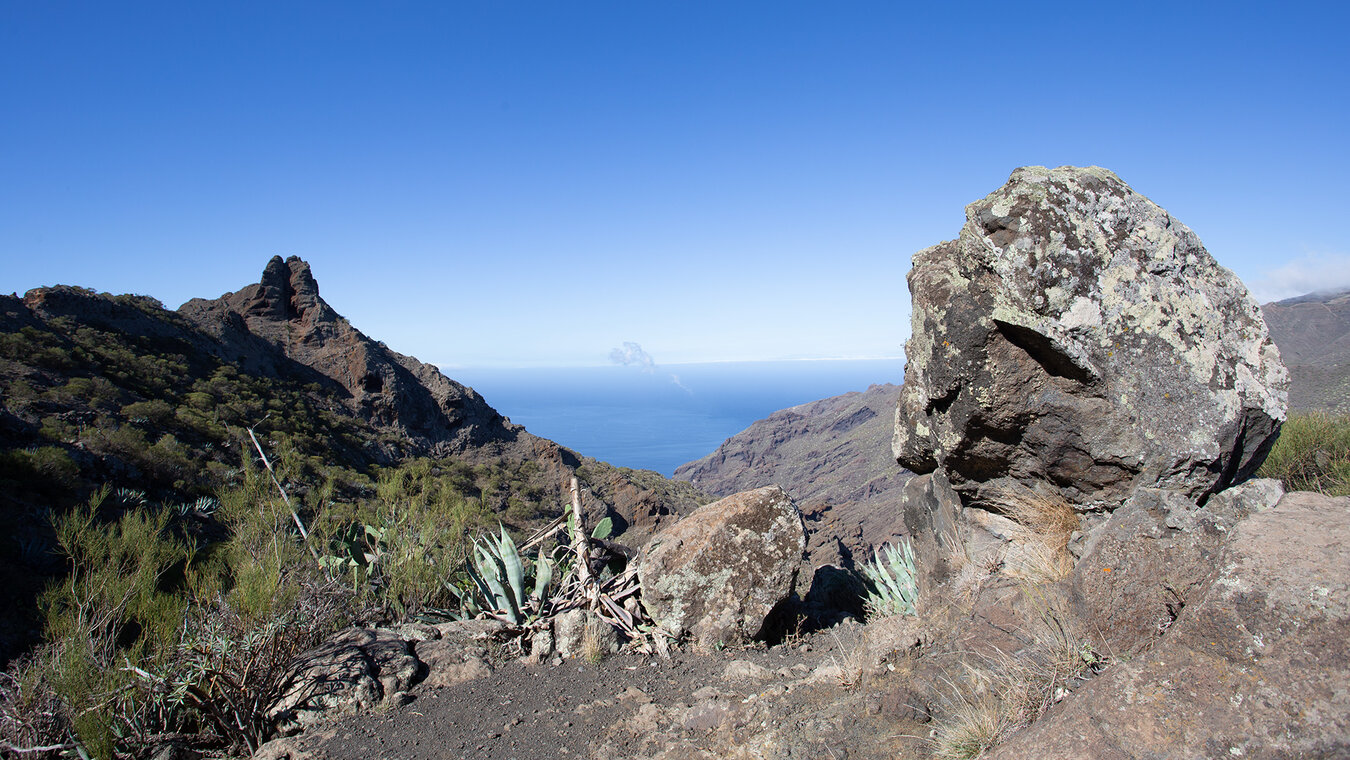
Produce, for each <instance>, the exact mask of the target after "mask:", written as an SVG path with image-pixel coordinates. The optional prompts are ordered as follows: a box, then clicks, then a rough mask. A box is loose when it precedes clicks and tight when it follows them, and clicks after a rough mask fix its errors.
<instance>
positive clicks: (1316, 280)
mask: <svg viewBox="0 0 1350 760" xmlns="http://www.w3.org/2000/svg"><path fill="white" fill-rule="evenodd" d="M1247 287H1248V288H1250V289H1251V291H1252V295H1253V296H1255V297H1256V300H1257V301H1258V302H1260V303H1269V302H1271V301H1281V300H1284V299H1286V298H1294V297H1295V296H1301V295H1305V294H1307V293H1318V292H1324V291H1334V290H1341V289H1344V288H1350V254H1347V253H1310V254H1307V255H1305V256H1302V257H1300V258H1297V259H1294V260H1292V261H1290V262H1288V263H1286V264H1284V265H1283V266H1281V267H1278V268H1276V269H1271V270H1268V271H1266V272H1265V273H1263V274H1261V275H1260V276H1258V277H1257V278H1255V279H1254V280H1253V281H1252V282H1250V283H1248V284H1247Z"/></svg>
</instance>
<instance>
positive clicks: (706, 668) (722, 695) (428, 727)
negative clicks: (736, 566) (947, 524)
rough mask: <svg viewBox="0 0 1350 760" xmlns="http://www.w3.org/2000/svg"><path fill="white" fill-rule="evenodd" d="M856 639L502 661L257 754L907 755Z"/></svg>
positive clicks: (612, 759)
mask: <svg viewBox="0 0 1350 760" xmlns="http://www.w3.org/2000/svg"><path fill="white" fill-rule="evenodd" d="M867 633H868V632H867V629H865V628H863V627H861V626H856V625H851V626H847V627H843V628H841V629H838V630H835V631H832V632H820V633H817V634H815V635H812V636H810V637H806V638H804V639H802V640H800V641H796V642H792V643H789V644H783V645H778V646H774V647H762V646H761V647H758V648H750V649H740V650H727V651H719V652H711V653H708V654H694V653H692V652H688V651H679V652H675V653H674V654H673V656H672V659H671V660H670V661H663V660H661V659H659V658H656V657H643V656H637V655H613V656H610V657H608V658H606V659H605V660H603V661H602V662H600V663H598V664H595V665H591V664H585V663H582V662H580V661H578V660H567V661H564V662H562V663H561V664H556V665H555V664H549V663H545V664H523V663H521V662H519V661H516V660H508V661H505V662H501V663H499V664H497V665H496V666H494V668H493V671H492V673H491V674H489V675H487V676H484V677H480V678H477V679H475V680H470V681H467V682H463V683H458V684H453V685H448V686H432V685H427V684H423V685H420V686H417V687H415V688H414V689H413V690H412V691H411V692H410V695H411V697H412V699H411V701H409V702H407V703H406V704H403V705H401V706H398V707H392V708H390V709H387V710H385V711H383V712H376V713H365V714H360V715H354V716H348V717H346V718H343V719H340V720H338V721H337V722H334V723H331V724H328V725H326V726H324V727H322V728H316V729H311V730H310V731H308V732H306V733H304V734H301V735H298V736H296V737H291V738H287V739H281V740H278V741H276V742H274V743H273V744H272V745H269V746H268V747H266V748H264V751H263V752H261V753H260V755H259V756H260V757H273V758H281V757H290V758H292V759H293V760H295V759H298V758H301V757H305V758H326V759H330V760H346V759H348V758H350V759H351V760H356V759H358V758H360V759H361V760H366V759H368V758H388V759H389V760H431V759H433V758H437V759H439V758H492V760H511V759H512V758H516V759H517V760H524V759H525V758H540V757H579V758H580V757H587V758H603V759H604V760H618V759H619V758H671V759H674V758H718V757H734V756H742V757H756V758H782V759H784V760H788V759H792V760H796V759H798V758H802V759H805V758H813V759H814V758H827V759H828V758H839V759H840V760H843V759H844V758H852V759H853V760H857V759H858V758H873V757H876V758H897V757H902V758H903V757H917V756H918V755H916V754H915V749H916V748H917V746H916V745H918V744H919V742H918V741H917V740H915V739H913V738H910V737H912V736H913V735H914V734H915V733H916V732H919V731H922V730H923V729H922V727H921V726H920V725H919V724H918V723H916V722H915V721H914V720H911V719H910V718H912V717H913V716H911V715H909V714H908V713H910V712H912V710H910V708H909V707H908V706H907V705H905V704H903V702H904V700H903V698H899V699H898V701H897V697H896V696H895V694H894V692H895V691H896V689H897V687H898V686H899V685H900V682H901V681H902V679H901V678H900V677H899V676H898V675H897V674H896V673H893V672H891V670H892V668H894V665H887V664H885V663H877V662H876V661H875V653H876V652H877V649H878V648H877V647H876V646H875V636H873V635H867ZM868 657H872V658H873V662H872V663H871V665H870V666H869V665H866V664H865V663H864V660H865V659H867V658H868ZM883 657H884V655H883ZM901 691H902V692H903V689H901ZM907 735H908V736H907Z"/></svg>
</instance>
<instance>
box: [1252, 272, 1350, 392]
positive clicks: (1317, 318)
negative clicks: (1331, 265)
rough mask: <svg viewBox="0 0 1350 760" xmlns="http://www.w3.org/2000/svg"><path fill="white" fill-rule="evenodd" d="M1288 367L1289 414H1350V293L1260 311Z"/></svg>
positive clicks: (1297, 300)
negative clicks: (1318, 411)
mask: <svg viewBox="0 0 1350 760" xmlns="http://www.w3.org/2000/svg"><path fill="white" fill-rule="evenodd" d="M1261 313H1262V314H1263V315H1264V316H1265V319H1266V324H1267V325H1269V326H1270V337H1271V339H1272V340H1274V341H1275V345H1277V346H1279V347H1280V359H1282V360H1283V361H1284V363H1285V366H1287V367H1288V368H1289V409H1290V411H1312V410H1318V409H1322V410H1326V411H1331V412H1337V413H1340V414H1347V413H1350V290H1341V291H1338V292H1331V293H1311V294H1309V295H1306V296H1299V297H1298V298H1290V299H1287V300H1284V301H1277V302H1275V303H1268V304H1266V305H1265V306H1262V307H1261Z"/></svg>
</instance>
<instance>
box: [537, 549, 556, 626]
mask: <svg viewBox="0 0 1350 760" xmlns="http://www.w3.org/2000/svg"><path fill="white" fill-rule="evenodd" d="M552 581H553V563H552V562H550V561H549V559H548V557H547V556H545V555H544V547H542V546H541V547H539V557H538V558H537V559H535V561H534V599H535V601H536V602H537V603H538V604H539V611H540V612H543V608H544V600H545V599H547V598H548V596H547V594H548V584H549V583H550V582H552Z"/></svg>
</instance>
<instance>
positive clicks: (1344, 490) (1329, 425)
mask: <svg viewBox="0 0 1350 760" xmlns="http://www.w3.org/2000/svg"><path fill="white" fill-rule="evenodd" d="M1257 474H1258V475H1259V476H1261V477H1263V478H1278V479H1280V480H1281V481H1283V482H1284V487H1285V489H1286V490H1289V491H1316V492H1318V493H1323V494H1326V495H1328V496H1350V415H1333V414H1329V413H1327V412H1312V413H1307V414H1294V415H1290V417H1289V419H1288V420H1287V421H1286V422H1285V423H1284V426H1283V427H1282V428H1281V429H1280V437H1279V439H1278V440H1276V441H1275V446H1274V448H1272V449H1271V450H1270V456H1268V457H1266V461H1265V464H1263V465H1261V469H1260V470H1259V471H1258V473H1257Z"/></svg>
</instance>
